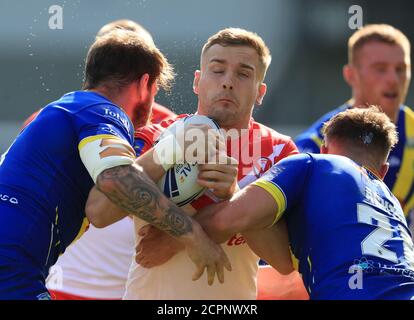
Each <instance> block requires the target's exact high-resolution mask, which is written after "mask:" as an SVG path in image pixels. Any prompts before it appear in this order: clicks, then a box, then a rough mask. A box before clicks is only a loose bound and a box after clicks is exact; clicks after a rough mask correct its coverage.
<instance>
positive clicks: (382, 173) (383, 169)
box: [379, 162, 390, 179]
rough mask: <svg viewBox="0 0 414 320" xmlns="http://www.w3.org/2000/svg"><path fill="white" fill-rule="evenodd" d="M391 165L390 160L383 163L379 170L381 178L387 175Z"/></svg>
mask: <svg viewBox="0 0 414 320" xmlns="http://www.w3.org/2000/svg"><path fill="white" fill-rule="evenodd" d="M389 167H390V164H389V163H388V162H386V163H384V164H383V165H381V169H380V172H379V174H380V177H381V179H384V177H385V175H386V174H387V172H388V169H389Z"/></svg>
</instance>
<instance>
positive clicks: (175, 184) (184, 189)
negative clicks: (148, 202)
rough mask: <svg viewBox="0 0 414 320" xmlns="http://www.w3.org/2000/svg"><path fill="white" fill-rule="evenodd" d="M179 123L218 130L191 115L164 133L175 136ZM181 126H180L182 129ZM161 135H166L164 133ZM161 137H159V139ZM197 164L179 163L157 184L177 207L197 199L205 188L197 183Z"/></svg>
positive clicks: (175, 123) (198, 116)
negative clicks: (199, 125)
mask: <svg viewBox="0 0 414 320" xmlns="http://www.w3.org/2000/svg"><path fill="white" fill-rule="evenodd" d="M177 122H178V123H179V122H183V123H184V126H185V125H187V124H207V125H209V126H210V127H211V128H212V129H216V130H220V127H219V126H218V124H217V123H216V122H215V121H214V120H213V119H211V118H209V117H207V116H200V115H191V116H188V117H185V118H182V119H179V120H177V121H176V122H174V123H173V124H172V125H171V126H169V127H168V128H167V129H166V131H167V132H168V133H173V134H175V131H176V130H177V128H179V127H180V126H178V123H177ZM182 127H183V126H181V128H182ZM163 134H166V132H164V133H163ZM162 136H163V135H161V136H160V139H161V138H162ZM198 173H199V170H198V164H197V163H187V162H184V163H181V164H176V165H174V166H173V167H171V168H170V169H169V170H168V171H167V172H166V173H165V174H164V176H163V177H162V178H161V180H160V181H159V182H158V187H159V188H160V190H161V191H162V192H163V193H164V194H165V196H166V197H167V198H169V199H170V200H171V201H172V202H174V203H175V204H176V205H177V206H179V207H182V206H185V205H186V204H189V203H191V202H192V201H194V200H195V199H197V198H199V197H200V196H201V195H202V194H203V193H204V191H205V190H206V188H204V187H202V186H200V185H199V184H198V183H197V177H198Z"/></svg>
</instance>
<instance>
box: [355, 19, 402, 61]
mask: <svg viewBox="0 0 414 320" xmlns="http://www.w3.org/2000/svg"><path fill="white" fill-rule="evenodd" d="M369 42H382V43H386V44H390V45H398V46H400V47H401V48H402V49H403V51H404V54H405V56H406V57H408V58H410V41H409V40H408V38H407V37H406V36H405V35H404V33H402V32H401V31H400V30H398V29H397V28H394V27H393V26H390V25H388V24H368V25H366V26H364V27H363V28H361V29H359V30H358V31H356V32H355V33H354V34H353V35H352V36H351V37H350V38H349V40H348V63H350V64H352V63H354V62H355V56H356V53H357V51H358V50H360V49H361V48H362V47H363V46H364V45H365V44H367V43H369Z"/></svg>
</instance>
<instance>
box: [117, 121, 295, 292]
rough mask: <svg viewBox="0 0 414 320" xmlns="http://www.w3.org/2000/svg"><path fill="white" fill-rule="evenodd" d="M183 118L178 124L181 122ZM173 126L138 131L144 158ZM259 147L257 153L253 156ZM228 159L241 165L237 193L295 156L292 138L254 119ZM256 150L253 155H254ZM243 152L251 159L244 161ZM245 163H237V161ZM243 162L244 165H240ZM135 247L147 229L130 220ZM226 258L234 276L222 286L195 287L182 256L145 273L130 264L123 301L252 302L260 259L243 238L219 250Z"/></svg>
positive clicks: (204, 200)
mask: <svg viewBox="0 0 414 320" xmlns="http://www.w3.org/2000/svg"><path fill="white" fill-rule="evenodd" d="M185 116H186V115H181V116H179V117H178V118H177V119H179V118H182V117H185ZM174 121H175V120H169V121H165V122H162V123H160V124H158V125H153V126H149V127H145V128H141V129H140V130H137V132H136V135H135V138H136V140H137V143H138V144H139V145H140V146H141V151H142V153H144V152H146V151H147V150H148V149H149V148H151V147H152V146H153V144H154V141H155V140H156V139H157V138H158V136H159V135H160V134H161V133H162V132H163V130H164V129H165V128H166V127H168V126H169V125H171V124H172V123H173V122H174ZM257 146H260V148H259V150H260V152H257V149H258V148H257ZM227 147H228V153H229V155H231V156H232V157H234V158H236V159H237V160H238V161H239V176H238V180H239V187H240V188H243V187H245V186H246V185H248V184H249V183H251V182H253V181H255V180H256V179H257V178H258V177H260V176H261V175H262V174H263V173H264V172H265V171H267V170H268V169H270V168H271V166H272V165H273V164H275V163H276V162H278V161H280V160H281V159H283V158H285V157H287V156H289V155H292V154H296V153H298V151H297V148H296V146H295V144H294V143H293V141H292V140H291V138H290V137H287V136H285V135H282V134H280V133H278V132H276V131H274V130H272V129H270V128H268V127H266V126H264V125H262V124H260V123H257V122H255V121H254V120H253V119H252V120H251V121H250V124H249V129H248V130H246V132H245V134H244V135H242V136H241V137H239V138H237V139H234V140H228V143H227ZM254 148H256V152H254V150H253V149H254ZM246 150H249V151H250V154H251V155H254V157H253V156H252V157H251V158H249V157H248V156H247V157H246ZM243 156H244V157H245V158H246V159H241V157H243ZM242 160H243V161H242ZM216 201H218V199H216V198H215V197H214V196H213V195H211V194H209V193H208V192H207V193H205V194H204V195H203V196H202V197H200V198H199V199H197V200H195V201H193V202H192V203H191V205H192V207H194V208H195V209H199V208H202V207H204V206H206V205H208V204H211V203H213V202H216ZM134 223H135V236H136V244H138V243H139V241H140V240H141V237H140V236H138V230H139V229H140V228H141V227H142V226H144V225H145V224H146V222H145V221H143V220H140V219H138V218H135V217H134ZM222 247H223V249H224V251H225V252H226V254H227V256H228V257H229V259H230V261H231V264H232V268H233V271H232V272H226V274H225V282H224V284H220V283H218V281H215V283H214V284H213V285H212V286H209V285H208V284H207V278H206V274H204V275H203V277H202V278H201V279H199V280H197V281H192V280H191V275H192V274H193V272H194V269H193V268H194V266H193V263H192V262H191V260H190V259H189V257H188V256H187V253H186V252H184V251H182V252H179V253H178V254H176V255H175V256H174V257H172V258H171V259H170V260H169V261H167V262H166V263H164V264H163V265H161V266H158V267H154V268H150V269H146V268H144V267H142V266H140V265H138V264H137V263H136V262H135V259H132V263H131V267H130V271H129V275H128V281H127V288H126V292H125V296H124V299H139V300H142V299H156V300H158V299H167V300H169V299H190V300H208V299H256V273H257V268H258V264H257V263H258V259H259V258H258V257H257V256H256V255H255V254H254V253H253V252H252V251H251V250H250V248H249V247H248V245H247V243H246V241H245V240H244V238H243V236H242V235H240V234H237V235H234V236H232V237H231V238H230V239H228V241H227V242H226V243H224V244H222Z"/></svg>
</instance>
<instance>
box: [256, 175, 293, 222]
mask: <svg viewBox="0 0 414 320" xmlns="http://www.w3.org/2000/svg"><path fill="white" fill-rule="evenodd" d="M252 185H254V186H258V187H260V188H262V189H264V190H266V191H267V192H268V193H269V194H270V195H271V196H272V197H273V199H275V201H276V204H277V211H276V213H275V218H274V220H273V222H272V224H271V225H270V226H269V227H271V226H273V225H274V224H275V223H276V222H278V221H279V219H280V218H281V217H282V215H283V212H285V210H286V197H285V194H284V193H283V191H282V190H281V189H280V188H279V187H278V186H277V185H275V184H273V183H272V182H270V181H266V180H262V179H259V180H256V181H255V182H253V183H252Z"/></svg>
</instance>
